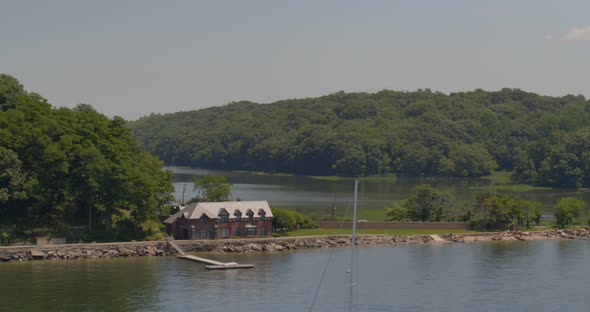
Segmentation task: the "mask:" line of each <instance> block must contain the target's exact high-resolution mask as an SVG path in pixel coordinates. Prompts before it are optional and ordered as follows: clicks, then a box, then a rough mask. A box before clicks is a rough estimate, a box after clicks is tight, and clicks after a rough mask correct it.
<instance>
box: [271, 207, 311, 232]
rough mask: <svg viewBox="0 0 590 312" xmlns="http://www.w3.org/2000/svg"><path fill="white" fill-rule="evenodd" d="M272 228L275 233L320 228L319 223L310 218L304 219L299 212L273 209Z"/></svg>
mask: <svg viewBox="0 0 590 312" xmlns="http://www.w3.org/2000/svg"><path fill="white" fill-rule="evenodd" d="M272 215H273V217H272V228H273V231H280V230H283V229H287V230H293V229H298V228H299V229H315V228H317V227H318V225H317V223H315V222H314V221H313V220H311V219H310V218H308V217H304V216H303V215H302V214H301V213H299V212H297V211H291V210H284V209H279V208H272Z"/></svg>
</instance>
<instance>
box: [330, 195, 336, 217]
mask: <svg viewBox="0 0 590 312" xmlns="http://www.w3.org/2000/svg"><path fill="white" fill-rule="evenodd" d="M330 214H331V215H332V216H331V217H332V221H335V220H336V192H334V196H333V197H332V211H331V213H330Z"/></svg>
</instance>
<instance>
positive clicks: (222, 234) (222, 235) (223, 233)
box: [218, 229, 229, 238]
mask: <svg viewBox="0 0 590 312" xmlns="http://www.w3.org/2000/svg"><path fill="white" fill-rule="evenodd" d="M218 232H219V233H218V234H219V235H218V237H219V238H228V237H229V229H219V230H218Z"/></svg>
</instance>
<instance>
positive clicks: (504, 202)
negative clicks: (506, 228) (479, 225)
mask: <svg viewBox="0 0 590 312" xmlns="http://www.w3.org/2000/svg"><path fill="white" fill-rule="evenodd" d="M477 208H478V210H479V212H481V213H483V221H484V224H486V226H487V227H492V228H494V227H497V226H500V225H509V224H512V225H518V226H521V227H529V226H531V225H533V224H538V223H539V221H540V220H541V215H542V209H541V203H539V202H536V201H530V200H524V199H520V198H517V197H510V196H506V195H502V194H497V193H488V194H481V195H479V196H478V197H477Z"/></svg>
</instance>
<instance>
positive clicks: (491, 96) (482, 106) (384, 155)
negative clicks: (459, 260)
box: [129, 89, 590, 187]
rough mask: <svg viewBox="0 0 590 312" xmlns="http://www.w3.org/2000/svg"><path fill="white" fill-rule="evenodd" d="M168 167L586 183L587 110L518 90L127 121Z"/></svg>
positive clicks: (589, 168) (360, 98)
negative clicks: (508, 175)
mask: <svg viewBox="0 0 590 312" xmlns="http://www.w3.org/2000/svg"><path fill="white" fill-rule="evenodd" d="M129 126H130V127H131V128H132V131H133V135H134V136H135V139H136V140H137V142H138V143H139V144H140V145H142V146H144V147H145V148H146V149H147V150H148V151H149V152H151V153H153V154H155V155H157V156H158V157H160V158H161V159H162V160H163V161H164V162H165V163H166V164H168V165H181V166H193V167H204V168H210V169H226V170H251V171H265V172H284V173H294V174H307V175H338V176H365V175H373V174H385V173H397V174H401V175H411V176H447V177H477V176H485V175H488V174H490V173H491V172H492V171H494V170H506V171H512V172H513V175H512V179H513V180H514V181H515V182H518V183H527V184H535V185H548V186H562V187H582V186H588V185H590V152H589V151H590V102H588V101H587V100H586V99H585V98H584V97H583V96H581V95H578V96H574V95H566V96H562V97H550V96H541V95H538V94H535V93H530V92H525V91H522V90H519V89H502V90H501V91H495V92H488V91H483V90H475V91H472V92H461V93H451V94H443V93H439V92H432V91H430V90H418V91H415V92H398V91H390V90H384V91H380V92H377V93H373V94H371V93H345V92H338V93H335V94H330V95H326V96H322V97H318V98H306V99H292V100H284V101H278V102H275V103H272V104H257V103H252V102H237V103H230V104H228V105H225V106H222V107H211V108H207V109H201V110H196V111H188V112H178V113H174V114H165V115H156V114H152V115H150V116H147V117H143V118H141V119H139V120H137V121H134V122H130V123H129Z"/></svg>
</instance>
